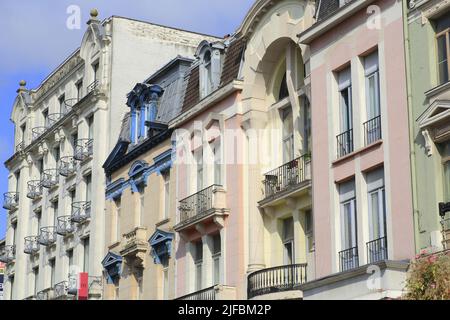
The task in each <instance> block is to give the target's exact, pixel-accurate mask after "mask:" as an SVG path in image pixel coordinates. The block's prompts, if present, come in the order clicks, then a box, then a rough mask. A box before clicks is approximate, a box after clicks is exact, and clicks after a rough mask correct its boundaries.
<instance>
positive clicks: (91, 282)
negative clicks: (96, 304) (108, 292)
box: [88, 276, 103, 297]
mask: <svg viewBox="0 0 450 320" xmlns="http://www.w3.org/2000/svg"><path fill="white" fill-rule="evenodd" d="M88 292H89V296H100V297H101V295H102V292H103V277H101V276H89V277H88Z"/></svg>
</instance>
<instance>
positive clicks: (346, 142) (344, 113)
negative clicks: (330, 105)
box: [338, 68, 353, 156]
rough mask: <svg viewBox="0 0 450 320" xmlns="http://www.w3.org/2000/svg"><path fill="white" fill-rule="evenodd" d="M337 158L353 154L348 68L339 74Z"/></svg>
mask: <svg viewBox="0 0 450 320" xmlns="http://www.w3.org/2000/svg"><path fill="white" fill-rule="evenodd" d="M338 81H339V127H340V128H339V129H340V132H339V135H338V153H339V156H343V155H346V154H348V153H351V152H353V106H352V83H351V70H350V68H348V69H346V70H343V71H341V72H340V73H339V77H338Z"/></svg>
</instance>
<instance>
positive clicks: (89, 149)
mask: <svg viewBox="0 0 450 320" xmlns="http://www.w3.org/2000/svg"><path fill="white" fill-rule="evenodd" d="M93 146H94V140H93V139H78V140H77V142H76V146H75V152H74V155H73V157H74V159H75V160H77V161H85V160H87V159H88V158H89V157H91V156H92V155H93V151H94V149H93Z"/></svg>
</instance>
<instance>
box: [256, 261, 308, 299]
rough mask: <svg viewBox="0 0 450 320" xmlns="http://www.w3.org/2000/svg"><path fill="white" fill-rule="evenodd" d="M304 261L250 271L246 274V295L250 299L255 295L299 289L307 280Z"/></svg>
mask: <svg viewBox="0 0 450 320" xmlns="http://www.w3.org/2000/svg"><path fill="white" fill-rule="evenodd" d="M306 268H307V265H306V264H305V263H302V264H291V265H285V266H280V267H274V268H268V269H263V270H259V271H256V272H253V273H251V274H250V275H249V276H248V287H247V295H248V298H249V299H251V298H253V297H256V296H260V295H264V294H270V293H276V292H283V291H292V290H299V289H298V287H299V286H300V285H302V284H303V283H305V282H306V281H307V277H306V271H307V270H306Z"/></svg>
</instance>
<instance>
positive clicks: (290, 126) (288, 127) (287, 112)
mask: <svg viewBox="0 0 450 320" xmlns="http://www.w3.org/2000/svg"><path fill="white" fill-rule="evenodd" d="M281 120H282V125H283V163H287V162H289V161H292V160H294V119H293V116H292V107H291V106H290V105H289V106H287V107H286V108H284V109H283V110H282V111H281Z"/></svg>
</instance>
